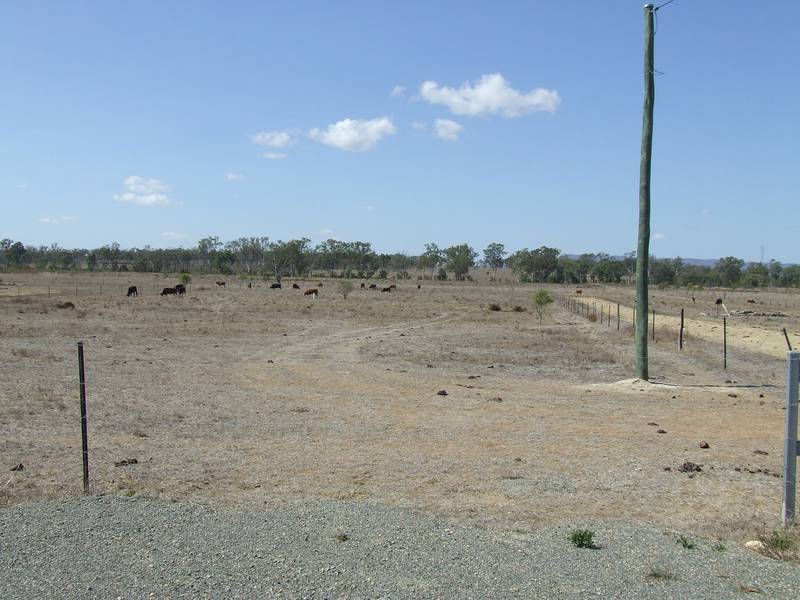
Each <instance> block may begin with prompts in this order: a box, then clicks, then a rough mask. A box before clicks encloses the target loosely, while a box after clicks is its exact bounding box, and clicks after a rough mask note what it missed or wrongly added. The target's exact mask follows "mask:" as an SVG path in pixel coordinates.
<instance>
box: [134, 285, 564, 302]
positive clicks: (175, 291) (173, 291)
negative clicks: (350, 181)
mask: <svg viewBox="0 0 800 600" xmlns="http://www.w3.org/2000/svg"><path fill="white" fill-rule="evenodd" d="M216 284H217V287H221V288H222V287H226V286H225V282H224V281H217V282H216ZM247 287H248V289H252V287H253V284H252V282H248V284H247ZM321 287H322V282H321V281H320V282H319V283H318V284H317V287H315V288H307V289H306V290H305V291H304V292H303V295H304V296H312V297H313V298H314V299H316V298H317V297H318V296H319V289H320V288H321ZM269 289H271V290H280V289H283V286H282V285H281V283H280V282H277V283H271V284H270V286H269ZM292 289H293V290H299V289H302V288H301V287H300V286H299V285H297V284H296V283H292ZM361 289H362V290H363V289H370V290H378V289H380V291H381V292H391V291H392V290H396V289H397V285H396V284H394V283H392V284H390V285H388V286H386V287H380V288H378V285H377V284H375V283H371V284H369V285H367V284H366V283H364V282H362V283H361ZM417 289H418V290H419V289H422V286H421V285H419V284H417ZM578 293H579V294H580V290H579V291H578ZM184 294H186V286H185V285H184V284H182V283H179V284H177V285H175V287H165V288H164V289H162V290H161V294H160V295H161V296H183V295H184ZM138 295H139V288H138V287H137V286H135V285H132V286H130V287H129V288H128V294H127V296H128V297H129V298H130V297H131V296H134V297H136V296H138Z"/></svg>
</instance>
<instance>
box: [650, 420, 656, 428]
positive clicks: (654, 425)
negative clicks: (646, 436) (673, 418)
mask: <svg viewBox="0 0 800 600" xmlns="http://www.w3.org/2000/svg"><path fill="white" fill-rule="evenodd" d="M648 425H652V426H653V427H658V423H653V422H652V421H651V422H650V423H648Z"/></svg>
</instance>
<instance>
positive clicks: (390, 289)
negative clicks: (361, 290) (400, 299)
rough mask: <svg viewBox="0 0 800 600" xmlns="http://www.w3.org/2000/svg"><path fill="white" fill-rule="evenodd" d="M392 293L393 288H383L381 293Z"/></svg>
mask: <svg viewBox="0 0 800 600" xmlns="http://www.w3.org/2000/svg"><path fill="white" fill-rule="evenodd" d="M391 291H392V286H389V287H385V288H381V292H391Z"/></svg>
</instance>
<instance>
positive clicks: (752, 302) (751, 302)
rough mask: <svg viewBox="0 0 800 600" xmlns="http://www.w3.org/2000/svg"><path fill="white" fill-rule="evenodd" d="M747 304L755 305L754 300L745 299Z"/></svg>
mask: <svg viewBox="0 0 800 600" xmlns="http://www.w3.org/2000/svg"><path fill="white" fill-rule="evenodd" d="M747 303H748V304H756V301H755V300H753V299H752V298H748V299H747Z"/></svg>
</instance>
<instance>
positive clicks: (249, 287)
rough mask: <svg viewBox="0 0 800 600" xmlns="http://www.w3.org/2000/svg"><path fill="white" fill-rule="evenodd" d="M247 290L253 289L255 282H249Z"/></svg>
mask: <svg viewBox="0 0 800 600" xmlns="http://www.w3.org/2000/svg"><path fill="white" fill-rule="evenodd" d="M247 289H248V290H250V289H253V282H252V281H248V282H247Z"/></svg>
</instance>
